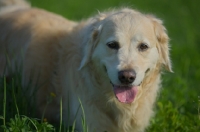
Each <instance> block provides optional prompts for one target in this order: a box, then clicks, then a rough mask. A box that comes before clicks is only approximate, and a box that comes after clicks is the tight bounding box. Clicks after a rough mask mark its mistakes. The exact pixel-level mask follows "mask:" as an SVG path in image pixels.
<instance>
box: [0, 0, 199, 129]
mask: <svg viewBox="0 0 200 132" xmlns="http://www.w3.org/2000/svg"><path fill="white" fill-rule="evenodd" d="M30 1H31V3H32V5H33V6H37V7H41V8H45V9H47V10H49V11H52V12H55V13H58V14H61V15H63V16H64V17H67V18H69V19H72V20H81V19H83V18H87V17H89V16H90V15H92V14H94V13H97V10H100V11H102V10H104V9H108V8H110V7H119V6H131V7H133V8H136V9H139V10H140V11H142V12H144V13H145V12H147V13H149V12H150V13H152V14H155V15H156V16H158V17H159V18H162V19H163V20H164V24H165V26H166V28H167V30H168V34H169V37H170V38H171V41H170V44H171V58H172V62H173V71H174V73H173V74H172V73H167V72H165V73H164V74H163V87H162V90H161V92H160V94H159V97H158V101H157V103H156V107H155V111H156V114H155V117H154V118H153V119H152V120H151V125H150V127H149V128H148V130H147V131H148V132H152V131H153V132H160V131H162V132H199V131H200V82H199V80H200V59H199V57H200V52H199V51H200V46H199V44H200V32H199V29H200V24H199V23H200V18H199V12H200V8H199V7H198V5H199V4H200V1H198V0H193V1H183V0H176V1H170V2H169V1H167V0H151V1H149V0H143V1H141V0H134V1H130V0H123V1H121V0H96V1H93V0H87V1H81V0H42V1H41V0H30ZM20 81H21V80H20V76H15V77H14V78H13V80H12V81H11V82H6V83H5V80H4V78H0V92H1V93H3V92H6V94H5V93H4V95H7V96H9V97H12V98H11V99H8V98H6V97H5V96H2V94H0V97H1V98H2V99H3V97H4V100H0V105H1V106H2V107H0V123H1V124H2V125H3V126H6V127H7V128H9V127H10V126H11V125H10V123H13V122H14V121H17V119H18V118H19V119H21V120H25V119H24V118H26V121H24V122H26V123H27V122H28V121H30V120H29V119H31V120H32V119H33V120H35V119H34V109H31V110H32V112H31V111H30V109H28V108H30V105H29V103H28V102H27V101H26V99H25V98H22V97H24V95H23V92H21V91H20V89H21V87H20ZM5 88H6V90H3V89H5ZM13 89H14V93H15V94H16V97H14V96H13V91H12V90H13ZM15 101H16V103H15ZM5 102H6V104H5ZM16 104H17V107H18V112H17V107H16ZM4 108H5V109H6V110H4ZM5 112H6V113H5ZM18 113H19V114H18ZM20 115H26V116H20ZM16 118H17V119H16ZM12 120H13V121H12ZM36 121H38V120H36ZM6 122H7V123H6ZM33 122H34V121H33ZM29 123H30V124H31V123H32V122H28V124H29ZM1 124H0V125H1ZM35 124H37V123H35ZM37 125H42V126H43V125H44V124H41V123H38V124H37ZM37 125H36V126H37ZM30 126H31V128H35V127H34V125H33V126H32V125H30ZM59 127H60V126H59ZM45 128H46V127H45ZM55 129H56V131H59V130H60V128H55ZM66 131H67V130H66Z"/></svg>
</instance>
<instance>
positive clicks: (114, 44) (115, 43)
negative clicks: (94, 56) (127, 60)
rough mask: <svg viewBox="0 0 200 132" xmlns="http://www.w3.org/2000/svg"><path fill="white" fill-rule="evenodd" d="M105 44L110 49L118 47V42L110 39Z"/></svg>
mask: <svg viewBox="0 0 200 132" xmlns="http://www.w3.org/2000/svg"><path fill="white" fill-rule="evenodd" d="M107 46H108V47H109V48H111V49H115V50H118V49H119V43H118V42H116V41H111V42H108V43H107Z"/></svg>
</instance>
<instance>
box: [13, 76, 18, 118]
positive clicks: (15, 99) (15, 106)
mask: <svg viewBox="0 0 200 132" xmlns="http://www.w3.org/2000/svg"><path fill="white" fill-rule="evenodd" d="M14 84H15V82H14V79H13V78H12V94H13V97H14V102H15V107H16V110H17V115H18V117H19V109H18V106H17V101H16V97H15V92H14V87H15V85H14Z"/></svg>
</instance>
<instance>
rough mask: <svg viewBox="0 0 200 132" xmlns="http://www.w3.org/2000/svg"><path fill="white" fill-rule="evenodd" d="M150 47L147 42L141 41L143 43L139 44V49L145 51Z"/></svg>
mask: <svg viewBox="0 0 200 132" xmlns="http://www.w3.org/2000/svg"><path fill="white" fill-rule="evenodd" d="M148 48H149V46H148V45H147V44H145V43H141V44H139V46H138V49H139V51H145V50H147V49H148Z"/></svg>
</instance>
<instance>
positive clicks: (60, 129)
mask: <svg viewBox="0 0 200 132" xmlns="http://www.w3.org/2000/svg"><path fill="white" fill-rule="evenodd" d="M61 131H62V97H61V98H60V128H59V132H61Z"/></svg>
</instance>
